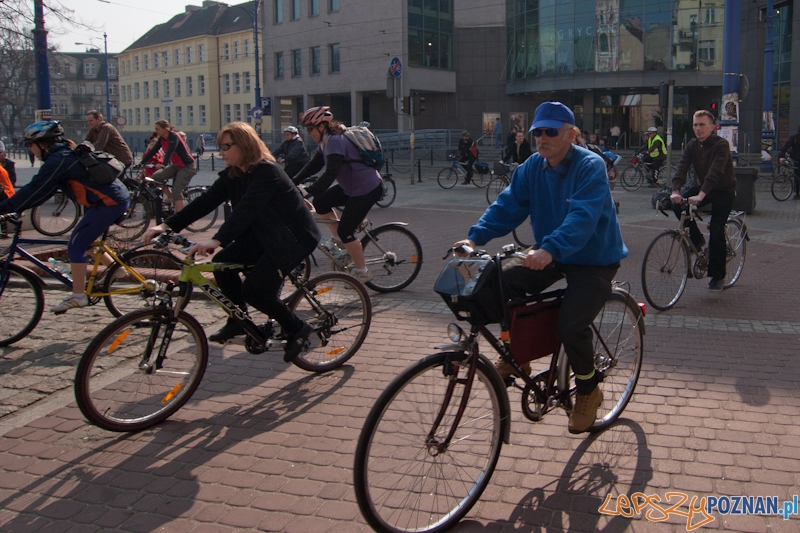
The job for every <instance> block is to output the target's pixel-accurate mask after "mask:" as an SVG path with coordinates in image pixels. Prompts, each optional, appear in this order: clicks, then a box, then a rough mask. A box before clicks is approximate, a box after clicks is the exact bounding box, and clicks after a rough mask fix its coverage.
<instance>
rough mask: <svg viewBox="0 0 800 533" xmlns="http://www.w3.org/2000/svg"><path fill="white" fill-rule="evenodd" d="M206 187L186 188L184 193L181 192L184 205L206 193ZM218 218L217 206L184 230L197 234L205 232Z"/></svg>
mask: <svg viewBox="0 0 800 533" xmlns="http://www.w3.org/2000/svg"><path fill="white" fill-rule="evenodd" d="M207 189H208V187H202V186H199V187H188V188H187V189H186V190H185V191H183V197H184V198H185V199H186V203H187V204H189V203H191V202H192V201H193V200H196V199H197V198H198V197H199V196H201V195H202V194H203V193H205V192H206V190H207ZM218 216H219V206H217V207H215V208H214V210H213V211H211V212H210V213H208V214H207V215H205V216H203V217H201V218H199V219H197V220H195V221H194V222H192V223H191V224H189V225H188V226H186V229H187V230H189V231H191V232H193V233H197V232H199V231H206V230H207V229H209V228H210V227H211V226H213V225H214V222H216V221H217V217H218Z"/></svg>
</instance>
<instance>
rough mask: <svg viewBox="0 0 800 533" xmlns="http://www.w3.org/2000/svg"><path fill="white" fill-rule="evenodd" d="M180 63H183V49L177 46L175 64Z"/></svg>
mask: <svg viewBox="0 0 800 533" xmlns="http://www.w3.org/2000/svg"><path fill="white" fill-rule="evenodd" d="M180 64H181V49H180V48H176V49H175V65H176V66H177V65H180Z"/></svg>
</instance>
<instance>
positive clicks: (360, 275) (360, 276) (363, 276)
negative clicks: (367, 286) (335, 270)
mask: <svg viewBox="0 0 800 533" xmlns="http://www.w3.org/2000/svg"><path fill="white" fill-rule="evenodd" d="M350 275H351V276H353V277H354V278H356V279H357V280H358V281H360V282H361V283H369V282H370V281H372V272H370V271H369V269H367V271H366V272H359V271H358V270H356V269H352V270H351V271H350Z"/></svg>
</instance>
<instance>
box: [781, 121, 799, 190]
mask: <svg viewBox="0 0 800 533" xmlns="http://www.w3.org/2000/svg"><path fill="white" fill-rule="evenodd" d="M787 152H788V153H789V155H791V156H792V161H794V199H795V200H798V199H800V126H798V127H797V133H795V134H794V135H792V136H791V137H789V139H788V140H787V141H786V144H784V145H783V147H782V148H781V155H780V162H781V163H783V162H784V161H786V153H787Z"/></svg>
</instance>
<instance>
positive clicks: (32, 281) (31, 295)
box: [0, 263, 44, 346]
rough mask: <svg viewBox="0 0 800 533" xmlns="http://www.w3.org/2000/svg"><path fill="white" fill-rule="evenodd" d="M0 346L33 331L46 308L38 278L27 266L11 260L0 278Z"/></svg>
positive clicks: (7, 344)
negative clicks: (23, 266)
mask: <svg viewBox="0 0 800 533" xmlns="http://www.w3.org/2000/svg"><path fill="white" fill-rule="evenodd" d="M0 306H2V308H3V318H2V320H0V346H9V345H11V344H14V343H15V342H17V341H18V340H20V339H22V338H24V337H25V336H26V335H28V333H30V332H31V331H33V328H35V327H36V324H38V323H39V320H41V319H42V312H43V311H44V293H43V292H42V285H41V282H40V280H39V278H38V277H37V276H36V274H34V273H33V272H31V271H30V270H27V269H25V268H22V267H21V266H19V265H15V264H14V263H9V265H8V272H7V273H6V275H5V276H2V279H0Z"/></svg>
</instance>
